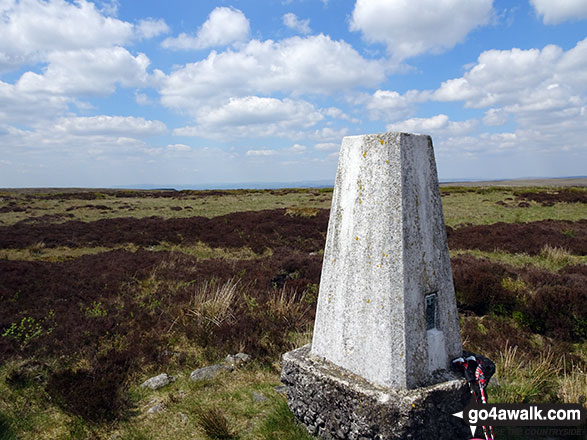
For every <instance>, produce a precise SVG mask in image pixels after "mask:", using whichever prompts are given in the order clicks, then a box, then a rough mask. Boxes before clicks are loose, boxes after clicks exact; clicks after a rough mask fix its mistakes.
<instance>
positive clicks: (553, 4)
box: [530, 0, 587, 24]
mask: <svg viewBox="0 0 587 440" xmlns="http://www.w3.org/2000/svg"><path fill="white" fill-rule="evenodd" d="M530 3H531V4H532V6H533V7H534V10H535V11H536V14H538V15H539V16H541V17H542V20H543V22H544V24H559V23H562V22H564V21H567V20H568V21H572V20H581V19H584V18H587V2H586V1H585V0H565V1H552V0H530Z"/></svg>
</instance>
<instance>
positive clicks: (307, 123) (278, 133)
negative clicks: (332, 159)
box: [174, 96, 324, 138]
mask: <svg viewBox="0 0 587 440" xmlns="http://www.w3.org/2000/svg"><path fill="white" fill-rule="evenodd" d="M323 118H324V117H323V116H322V114H320V112H318V111H317V110H316V109H315V108H314V106H313V105H312V104H310V103H308V102H305V101H294V100H292V99H287V98H286V99H283V100H280V99H276V98H261V97H258V96H247V97H244V98H231V99H230V100H229V101H228V102H227V103H226V104H224V105H222V106H220V107H215V108H213V107H206V108H202V109H200V112H199V113H198V114H197V115H196V121H197V122H198V125H197V126H194V127H184V128H180V129H176V130H175V131H174V134H176V135H181V136H203V137H207V138H235V137H246V136H252V137H270V136H275V137H290V136H294V137H298V136H300V135H301V132H303V131H304V130H307V129H309V128H311V127H313V126H314V125H316V124H317V123H318V122H319V121H321V120H322V119H323Z"/></svg>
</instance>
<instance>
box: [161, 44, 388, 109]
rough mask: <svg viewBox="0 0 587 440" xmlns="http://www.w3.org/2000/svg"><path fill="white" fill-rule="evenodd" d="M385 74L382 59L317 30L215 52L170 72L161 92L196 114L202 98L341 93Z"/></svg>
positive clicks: (165, 101) (175, 105) (165, 98)
mask: <svg viewBox="0 0 587 440" xmlns="http://www.w3.org/2000/svg"><path fill="white" fill-rule="evenodd" d="M384 79H385V68H384V66H383V64H382V63H381V62H379V61H372V60H367V59H365V58H363V57H362V56H361V55H360V54H359V53H358V52H357V51H356V50H355V49H353V48H352V47H351V46H350V45H349V44H348V43H346V42H344V41H333V40H331V39H330V37H328V36H325V35H317V36H311V37H307V38H301V37H292V38H288V39H285V40H281V41H278V42H275V41H272V40H267V41H263V42H262V41H258V40H253V41H250V42H249V43H247V44H246V45H244V46H243V47H241V48H240V49H239V50H238V51H233V50H227V51H225V52H221V53H218V52H215V51H212V52H211V53H210V55H209V56H208V57H207V58H206V59H204V60H202V61H199V62H196V63H190V64H187V65H186V66H185V67H183V68H181V69H178V70H176V71H174V72H172V73H171V74H170V75H169V76H168V77H167V78H166V80H165V82H164V84H163V87H162V88H161V90H160V93H161V100H162V102H163V104H164V105H166V106H167V107H173V108H178V109H181V110H184V111H185V110H188V111H191V112H192V113H194V112H197V111H198V110H199V109H200V108H201V106H202V103H203V102H204V103H205V102H206V101H214V102H218V100H219V99H227V98H229V97H231V96H247V95H260V94H269V93H273V92H284V93H292V94H301V93H335V92H336V93H340V92H341V91H343V90H345V89H350V88H353V87H356V86H373V85H376V84H378V83H380V82H382V81H383V80H384Z"/></svg>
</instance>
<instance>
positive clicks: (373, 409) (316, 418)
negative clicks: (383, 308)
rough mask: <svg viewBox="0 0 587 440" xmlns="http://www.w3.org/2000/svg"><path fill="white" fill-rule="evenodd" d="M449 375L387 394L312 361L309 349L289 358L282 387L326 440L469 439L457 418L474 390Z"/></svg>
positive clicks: (304, 420) (324, 362) (295, 408)
mask: <svg viewBox="0 0 587 440" xmlns="http://www.w3.org/2000/svg"><path fill="white" fill-rule="evenodd" d="M443 374H444V376H443V377H436V378H434V380H435V381H438V382H440V383H436V384H434V385H430V386H424V387H421V388H416V389H412V390H395V389H388V388H383V387H379V386H376V385H373V384H371V383H370V382H368V381H366V380H365V379H363V378H361V377H359V376H357V375H355V374H353V373H351V372H349V371H346V370H344V369H342V368H340V367H338V366H336V365H335V364H333V363H331V362H329V361H327V360H325V359H323V358H319V357H316V356H314V355H312V354H311V352H310V346H309V345H306V346H304V347H302V348H299V349H297V350H293V351H290V352H288V353H286V354H284V355H283V363H282V371H281V381H282V382H283V383H284V384H285V385H286V386H287V399H288V403H289V407H290V409H291V410H292V412H293V413H294V414H295V415H296V417H297V418H298V420H300V421H301V422H302V423H303V424H304V425H305V426H306V427H307V429H308V431H309V432H310V433H311V434H313V435H317V436H318V437H320V438H322V439H326V440H331V439H332V440H334V439H337V440H343V439H344V440H346V439H348V440H368V439H381V440H383V439H385V440H391V439H402V440H403V439H410V440H420V439H422V440H424V439H435V440H444V439H446V440H455V439H457V440H458V439H468V438H470V437H471V431H470V429H469V428H468V427H467V425H465V424H464V423H463V421H462V420H461V419H459V418H457V417H455V416H453V415H452V414H453V413H455V412H458V411H462V410H463V408H464V407H465V406H466V405H467V403H468V402H469V400H470V392H469V388H468V385H467V383H466V381H465V380H464V379H462V378H458V377H456V376H454V375H453V374H452V373H451V372H444V373H443Z"/></svg>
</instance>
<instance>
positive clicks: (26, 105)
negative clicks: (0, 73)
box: [0, 81, 69, 125]
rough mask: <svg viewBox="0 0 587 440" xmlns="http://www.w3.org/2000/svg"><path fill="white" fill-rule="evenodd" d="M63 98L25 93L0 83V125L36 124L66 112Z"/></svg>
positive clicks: (65, 102) (66, 101) (66, 99)
mask: <svg viewBox="0 0 587 440" xmlns="http://www.w3.org/2000/svg"><path fill="white" fill-rule="evenodd" d="M68 102H69V99H68V98H66V97H63V96H51V95H46V94H39V95H36V94H33V93H27V92H25V91H23V90H20V89H18V88H17V87H16V86H15V85H13V84H8V83H5V82H2V81H0V124H2V123H4V124H17V125H22V124H25V125H27V124H36V123H38V122H39V121H43V120H46V119H47V118H52V117H54V116H53V115H59V114H61V113H63V112H64V111H66V110H67V104H68Z"/></svg>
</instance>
